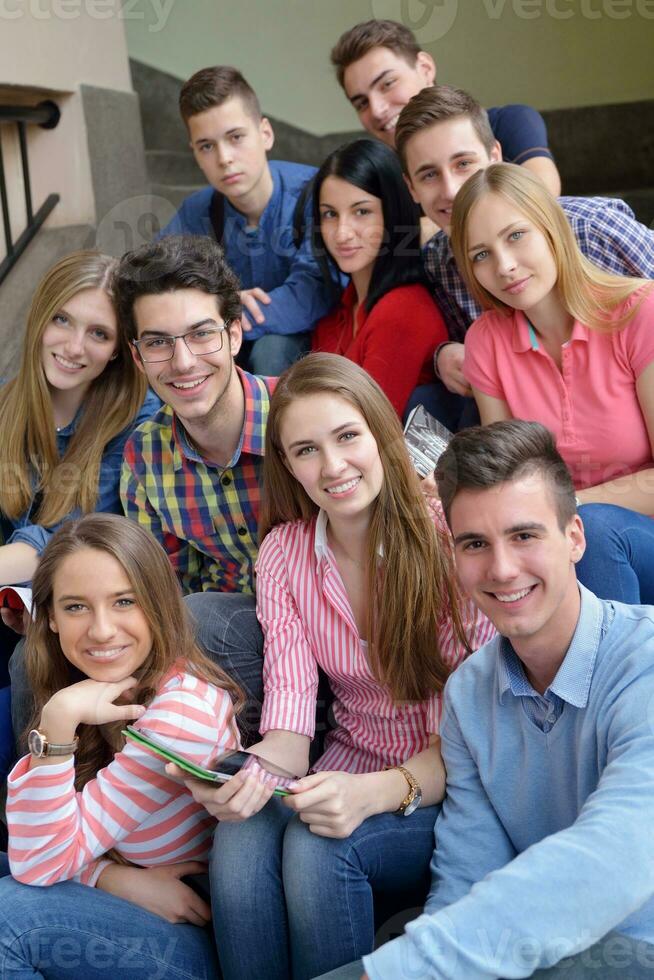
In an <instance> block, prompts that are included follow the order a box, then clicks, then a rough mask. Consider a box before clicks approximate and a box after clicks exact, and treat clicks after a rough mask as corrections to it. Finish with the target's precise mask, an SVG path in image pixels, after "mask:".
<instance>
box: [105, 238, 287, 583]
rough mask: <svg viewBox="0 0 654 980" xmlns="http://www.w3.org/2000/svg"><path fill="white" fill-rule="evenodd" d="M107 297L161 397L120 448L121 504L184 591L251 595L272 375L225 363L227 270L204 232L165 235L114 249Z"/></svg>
mask: <svg viewBox="0 0 654 980" xmlns="http://www.w3.org/2000/svg"><path fill="white" fill-rule="evenodd" d="M115 296H116V305H117V308H118V315H119V317H120V318H121V320H122V322H123V323H124V324H125V325H126V328H127V330H128V333H129V335H130V337H131V341H132V347H133V356H134V359H135V361H136V363H137V365H138V367H139V370H140V371H142V372H143V374H145V376H146V377H147V379H148V382H149V384H150V386H151V387H152V388H153V390H154V391H155V392H156V393H157V394H158V395H159V397H160V398H161V399H162V401H163V402H164V403H165V404H164V407H163V408H162V410H161V411H160V412H159V413H158V415H156V416H155V417H154V418H153V419H151V420H150V421H149V422H148V423H147V425H141V426H139V427H138V429H136V431H135V432H134V434H133V435H132V437H131V438H130V440H129V441H128V443H127V446H126V447H125V460H124V463H123V472H122V479H121V498H122V501H123V507H124V510H125V513H126V514H127V516H128V517H131V518H133V519H134V520H137V521H138V522H139V523H140V524H142V525H144V526H145V527H147V528H148V530H150V531H151V532H152V533H153V534H154V535H155V537H156V538H157V539H158V540H159V541H160V542H161V544H162V545H163V547H164V548H165V549H166V551H167V553H168V555H169V557H170V560H171V562H172V564H173V567H174V568H175V570H176V572H177V574H178V576H179V579H180V581H181V584H182V588H183V589H184V592H186V593H191V592H203V591H219V592H241V593H248V594H251V593H252V584H253V574H254V561H255V558H256V554H257V521H258V517H259V498H260V489H259V480H260V471H261V466H262V463H263V445H264V432H265V425H266V420H267V416H268V404H269V396H270V393H271V391H272V389H273V387H274V379H271V378H261V377H258V376H256V375H252V374H248V373H247V372H246V371H243V370H241V369H240V368H237V367H236V365H235V364H234V358H235V356H236V354H237V353H238V351H239V348H240V346H241V339H242V330H241V301H240V297H239V287H238V281H237V279H236V276H235V275H234V274H233V273H232V272H231V270H230V269H229V268H228V266H227V265H226V263H225V261H224V257H223V254H222V250H221V249H220V247H219V246H218V245H217V244H216V243H215V242H213V241H211V240H210V239H209V238H203V237H195V236H183V235H173V236H170V237H167V238H163V239H161V240H160V241H158V242H155V243H152V244H149V245H144V246H143V247H141V248H139V249H137V250H136V251H133V252H128V253H127V254H126V255H124V256H123V258H122V260H121V262H120V265H119V267H118V271H117V274H116V279H115Z"/></svg>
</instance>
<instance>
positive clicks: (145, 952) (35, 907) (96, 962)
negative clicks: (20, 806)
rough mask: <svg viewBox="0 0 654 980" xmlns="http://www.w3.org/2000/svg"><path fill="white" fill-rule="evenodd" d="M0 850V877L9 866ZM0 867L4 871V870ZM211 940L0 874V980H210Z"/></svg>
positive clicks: (132, 908)
mask: <svg viewBox="0 0 654 980" xmlns="http://www.w3.org/2000/svg"><path fill="white" fill-rule="evenodd" d="M3 858H4V855H0V875H1V874H2V873H3V870H4V873H5V874H6V873H7V871H8V869H7V867H6V862H5V861H3ZM3 864H4V865H5V866H4V869H3ZM218 976H220V973H219V970H218V964H217V960H216V954H215V950H214V946H213V941H212V937H211V935H210V932H209V930H208V929H201V928H200V927H199V926H191V925H187V924H184V925H181V924H176V925H173V923H171V922H166V920H165V919H162V918H160V917H159V916H158V915H154V914H153V913H152V912H146V910H145V909H142V908H141V907H140V906H138V905H133V904H132V903H131V902H127V901H125V900H124V899H122V898H116V897H115V896H114V895H109V894H108V893H107V892H103V891H100V890H99V889H97V888H89V887H88V886H87V885H78V884H77V882H74V881H64V882H62V883H61V884H59V885H50V886H49V887H47V888H36V887H34V886H32V885H21V884H19V882H17V881H14V879H13V878H10V877H3V878H0V977H2V980H34V978H35V977H43V978H46V980H109V978H110V980H214V978H216V977H218Z"/></svg>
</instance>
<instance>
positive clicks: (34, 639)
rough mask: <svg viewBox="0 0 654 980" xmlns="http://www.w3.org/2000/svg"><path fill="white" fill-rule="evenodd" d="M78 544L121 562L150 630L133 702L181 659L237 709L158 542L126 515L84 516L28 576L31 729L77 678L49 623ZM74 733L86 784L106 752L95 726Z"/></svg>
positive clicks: (148, 694) (236, 695)
mask: <svg viewBox="0 0 654 980" xmlns="http://www.w3.org/2000/svg"><path fill="white" fill-rule="evenodd" d="M83 549H91V550H94V551H102V552H104V553H105V554H108V555H110V556H111V557H112V558H115V559H116V561H117V562H118V564H119V565H121V567H122V568H123V569H124V571H125V574H126V575H127V578H128V579H129V581H130V584H131V586H132V588H133V590H134V597H135V599H136V602H137V604H138V606H139V608H140V609H141V610H142V612H143V614H144V616H145V618H146V620H147V622H148V626H149V628H150V632H151V634H152V648H151V651H150V655H149V657H148V658H147V660H146V661H145V663H144V664H143V666H142V667H141V668H140V670H139V671H138V684H137V686H136V688H135V690H134V693H133V696H132V695H130V696H131V697H132V698H133V701H134V703H136V704H146V705H147V704H148V703H149V702H150V701H151V700H152V698H153V697H154V696H155V694H156V693H157V690H158V688H159V686H160V684H161V681H162V678H163V677H164V676H165V674H166V673H167V672H168V671H169V670H170V669H171V667H173V666H175V665H176V664H180V669H182V670H185V671H188V672H189V673H192V674H194V675H195V676H197V677H199V678H200V679H202V680H206V681H209V682H210V683H212V684H215V685H216V686H218V687H221V688H224V689H225V690H227V691H228V692H229V693H230V695H231V696H232V698H233V700H234V702H235V707H236V708H238V707H240V704H241V694H240V691H239V689H238V687H237V685H236V684H235V683H234V682H232V681H231V680H230V679H229V677H227V675H226V674H225V673H224V672H223V671H222V670H221V669H220V668H219V667H218V666H217V665H216V664H214V663H213V662H212V661H211V660H210V659H209V658H208V657H207V656H206V654H204V653H203V652H202V651H201V650H200V648H199V647H198V645H197V643H196V641H195V637H194V633H193V628H192V625H191V623H190V621H189V617H188V614H187V611H186V606H185V604H184V601H183V598H182V593H181V588H180V585H179V582H178V580H177V577H176V575H175V572H174V571H173V568H172V565H171V564H170V561H169V559H168V556H167V555H166V553H165V551H164V550H163V548H162V547H161V545H160V544H159V542H158V541H157V540H156V539H155V538H154V536H153V535H152V534H151V533H150V532H149V531H148V530H146V529H145V528H143V527H141V526H140V525H139V524H137V523H136V522H134V521H130V520H128V518H126V517H119V516H118V515H116V514H88V515H86V516H85V517H82V518H80V520H78V521H68V522H66V523H65V524H64V525H63V526H62V527H61V528H60V529H59V530H58V531H57V532H56V534H54V535H53V537H52V538H51V540H50V541H49V543H48V545H47V546H46V548H45V550H44V551H43V554H42V555H41V558H40V560H39V564H38V566H37V569H36V572H35V574H34V579H33V582H32V589H33V602H34V618H33V620H32V621H31V622H30V625H29V627H28V631H27V638H26V651H25V657H26V666H27V673H28V678H29V682H30V688H31V690H32V693H33V695H34V702H35V704H34V716H33V718H32V720H31V722H30V728H32V727H35V726H36V725H37V724H38V721H39V718H40V716H41V710H42V708H43V706H44V705H45V704H46V702H47V701H48V700H49V699H50V698H51V697H52V695H53V694H55V693H56V692H57V691H60V690H61V689H62V688H64V687H67V686H68V685H70V684H73V683H75V681H78V680H82V679H83V675H82V674H81V673H80V672H79V671H77V670H76V669H75V668H74V667H72V665H71V664H70V663H69V661H68V660H67V659H66V657H65V656H64V653H63V651H62V649H61V646H60V643H59V637H58V634H57V633H55V632H54V631H53V630H52V629H51V628H50V620H51V617H52V609H53V596H54V583H55V577H56V575H57V571H58V570H59V568H60V567H61V565H62V563H63V562H64V561H65V560H66V559H67V558H69V557H71V556H72V555H74V554H75V553H76V552H78V551H80V550H83ZM28 730H29V729H28ZM79 734H80V746H79V751H78V755H77V758H76V775H77V779H78V780H80V779H81V785H84V783H85V782H86V781H87V780H88V779H89V778H92V777H93V776H94V775H95V773H96V772H97V770H98V768H100V767H101V766H102V765H104V764H106V761H108V758H109V757H110V755H111V753H110V752H109V750H108V747H107V745H106V742H105V741H104V739H103V738H102V737H101V736H100V734H99V732H98V729H97V728H96V726H93V725H85V726H81V728H80V733H79Z"/></svg>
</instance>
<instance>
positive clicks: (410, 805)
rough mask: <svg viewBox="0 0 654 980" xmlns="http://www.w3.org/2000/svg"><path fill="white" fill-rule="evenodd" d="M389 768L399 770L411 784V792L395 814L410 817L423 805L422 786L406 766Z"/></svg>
mask: <svg viewBox="0 0 654 980" xmlns="http://www.w3.org/2000/svg"><path fill="white" fill-rule="evenodd" d="M388 768H389V769H398V770H399V771H400V772H401V773H402V775H403V776H404V778H405V779H406V781H407V783H408V784H409V792H408V793H407V795H406V796H405V797H404V799H403V800H402V802H401V803H400V805H399V807H398V808H397V810H396V811H395V813H398V814H400V815H401V816H403V817H410V816H411V814H412V813H413V812H414V811H415V810H417V809H418V807H419V806H420V804H421V803H422V790H421V788H420V784H419V782H418V780H417V779H416V777H415V776H414V775H413V773H412V772H409V770H408V769H405V767H404V766H389V767H388Z"/></svg>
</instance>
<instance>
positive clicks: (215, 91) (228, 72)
mask: <svg viewBox="0 0 654 980" xmlns="http://www.w3.org/2000/svg"><path fill="white" fill-rule="evenodd" d="M233 98H239V99H241V101H242V102H243V104H244V106H245V108H246V109H247V111H248V112H249V113H250V115H251V116H252V117H253V118H254V119H257V120H258V119H261V106H260V105H259V100H258V98H257V95H256V92H255V91H254V89H253V88H252V87H251V86H250V85H249V84H248V83H247V82H246V81H245V79H244V78H243V76H242V75H241V73H240V71H238V70H237V69H236V68H232V67H231V66H230V65H214V66H213V67H211V68H201V69H200V71H196V73H195V74H194V75H192V76H191V77H190V78H189V80H188V82H185V83H184V85H183V86H182V91H181V92H180V93H179V111H180V113H181V116H182V119H183V120H184V122H188V120H189V118H190V117H191V116H197V115H198V113H200V112H206V111H207V109H213V108H214V106H219V105H222V104H223V102H226V101H227V99H233Z"/></svg>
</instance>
